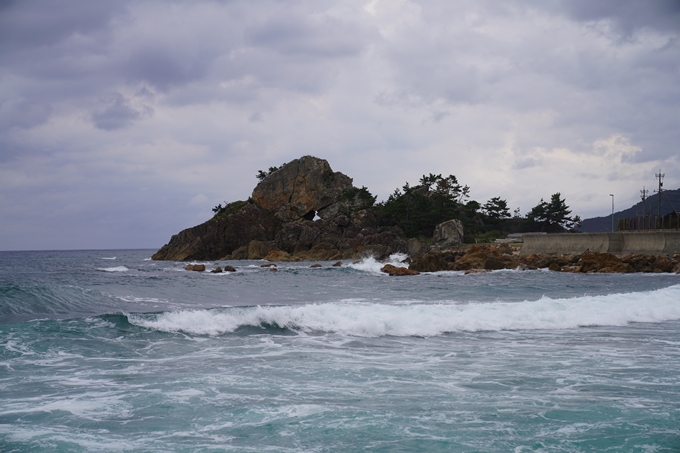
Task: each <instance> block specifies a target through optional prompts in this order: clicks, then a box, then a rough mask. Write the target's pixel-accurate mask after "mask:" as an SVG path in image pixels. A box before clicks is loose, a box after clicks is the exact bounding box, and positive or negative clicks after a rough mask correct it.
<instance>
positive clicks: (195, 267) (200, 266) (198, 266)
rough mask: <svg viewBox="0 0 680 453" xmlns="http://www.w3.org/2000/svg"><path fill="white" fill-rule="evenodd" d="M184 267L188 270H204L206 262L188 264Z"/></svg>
mask: <svg viewBox="0 0 680 453" xmlns="http://www.w3.org/2000/svg"><path fill="white" fill-rule="evenodd" d="M184 269H185V270H187V271H196V272H204V271H205V264H188V265H187V267H185V268H184Z"/></svg>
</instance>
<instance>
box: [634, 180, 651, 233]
mask: <svg viewBox="0 0 680 453" xmlns="http://www.w3.org/2000/svg"><path fill="white" fill-rule="evenodd" d="M648 194H649V190H647V189H646V188H645V186H642V190H641V191H640V198H642V229H643V230H644V229H645V228H647V227H646V226H645V225H646V224H647V203H646V201H647V195H648ZM649 216H650V217H651V216H652V213H651V207H650V213H649ZM637 228H638V230H639V229H641V228H640V225H638V227H637Z"/></svg>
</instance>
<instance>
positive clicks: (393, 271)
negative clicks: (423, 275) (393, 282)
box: [380, 264, 420, 277]
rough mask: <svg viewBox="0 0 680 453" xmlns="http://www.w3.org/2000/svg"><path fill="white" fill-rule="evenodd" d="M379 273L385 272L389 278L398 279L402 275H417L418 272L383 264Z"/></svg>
mask: <svg viewBox="0 0 680 453" xmlns="http://www.w3.org/2000/svg"><path fill="white" fill-rule="evenodd" d="M380 271H381V272H385V273H386V274H389V275H390V276H391V277H395V276H396V277H400V276H404V275H419V274H420V272H418V271H415V270H412V269H409V268H406V267H399V266H394V265H392V264H385V265H384V266H383V267H382V268H381V269H380Z"/></svg>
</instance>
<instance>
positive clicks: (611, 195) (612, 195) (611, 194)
mask: <svg viewBox="0 0 680 453" xmlns="http://www.w3.org/2000/svg"><path fill="white" fill-rule="evenodd" d="M609 196H610V197H612V233H613V232H614V194H613V193H610V194H609Z"/></svg>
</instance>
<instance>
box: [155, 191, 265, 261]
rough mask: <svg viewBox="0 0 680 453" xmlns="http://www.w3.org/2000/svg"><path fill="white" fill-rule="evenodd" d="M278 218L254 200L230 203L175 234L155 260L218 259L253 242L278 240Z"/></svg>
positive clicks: (157, 253) (156, 255) (156, 254)
mask: <svg viewBox="0 0 680 453" xmlns="http://www.w3.org/2000/svg"><path fill="white" fill-rule="evenodd" d="M276 227H277V221H276V219H275V218H274V216H273V215H272V214H271V213H270V212H268V211H267V210H265V209H263V208H261V207H260V206H257V205H256V204H254V203H250V202H245V201H240V202H235V203H230V204H229V205H227V207H226V212H225V213H224V214H222V215H221V216H216V217H214V218H213V219H211V220H208V221H207V222H205V223H202V224H200V225H198V226H195V227H193V228H188V229H186V230H184V231H181V232H180V233H178V234H176V235H174V236H172V238H170V242H168V243H167V244H166V245H164V246H163V247H161V249H160V250H158V252H156V253H155V254H154V255H153V256H152V258H153V259H154V260H177V261H186V260H214V259H220V258H223V257H224V256H226V255H231V253H232V252H233V251H234V250H236V249H238V248H239V247H242V246H244V245H248V244H249V243H250V242H251V241H253V240H256V241H263V242H266V241H271V240H273V239H274V235H275V232H276Z"/></svg>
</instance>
